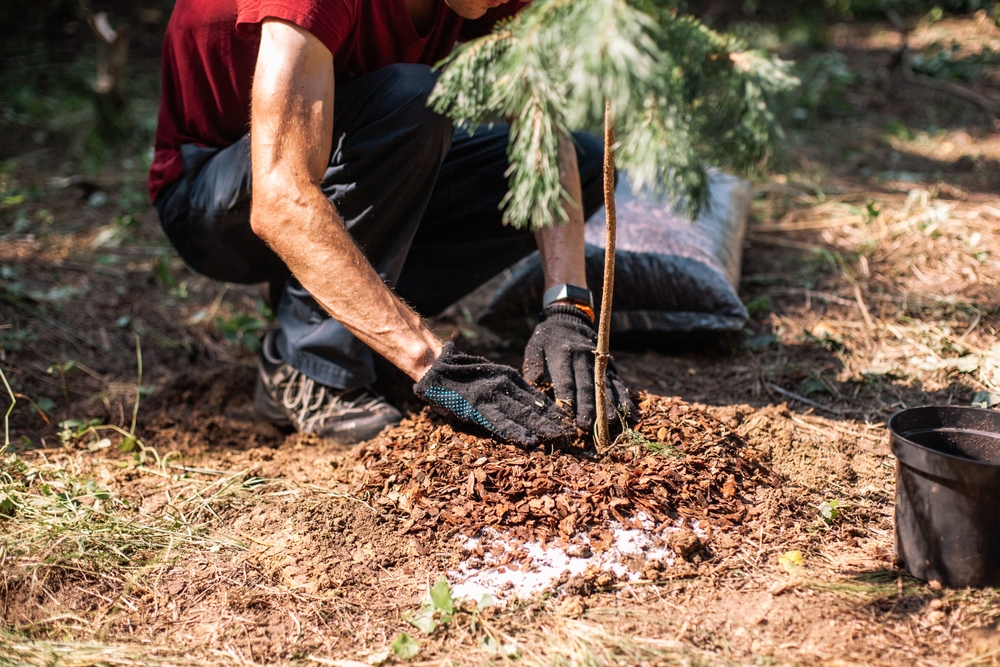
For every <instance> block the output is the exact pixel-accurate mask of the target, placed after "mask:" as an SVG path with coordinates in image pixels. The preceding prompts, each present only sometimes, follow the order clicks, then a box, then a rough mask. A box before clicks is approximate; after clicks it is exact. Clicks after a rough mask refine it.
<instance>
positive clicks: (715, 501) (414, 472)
mask: <svg viewBox="0 0 1000 667" xmlns="http://www.w3.org/2000/svg"><path fill="white" fill-rule="evenodd" d="M639 413H640V415H641V419H640V422H639V424H638V426H636V427H635V429H634V430H633V431H631V432H626V433H625V434H624V435H623V436H622V437H620V438H619V439H618V441H617V444H616V445H615V446H614V447H612V449H611V451H610V452H609V453H607V454H606V455H605V456H604V457H597V456H596V455H595V454H594V453H593V452H587V451H585V450H584V449H583V447H582V446H579V447H577V448H569V449H564V450H557V451H555V452H553V453H546V452H545V451H542V450H540V449H539V450H535V451H525V450H524V449H522V448H520V447H517V446H514V445H505V444H501V443H498V442H496V441H494V440H491V439H486V438H480V437H476V436H474V435H471V434H469V433H464V432H460V431H457V430H455V429H454V428H453V427H452V425H451V424H449V423H448V422H446V421H445V420H443V419H441V418H439V417H437V416H436V415H434V414H432V413H431V412H429V411H428V410H424V411H423V412H421V413H420V414H418V415H417V416H416V417H414V418H413V419H407V420H404V421H403V422H402V423H401V424H400V425H399V426H398V427H396V428H394V429H392V430H390V431H387V432H386V433H385V434H383V435H382V436H381V437H379V438H376V439H375V440H373V441H371V442H369V443H367V444H365V445H363V446H362V447H360V448H359V449H358V450H356V451H355V453H354V456H355V457H356V459H357V465H356V466H354V468H353V473H352V486H353V492H354V493H357V494H361V495H365V496H367V497H369V501H370V502H372V503H373V504H375V505H377V506H379V507H381V508H382V509H384V510H387V511H389V512H390V513H393V514H396V515H397V516H398V517H399V519H400V526H399V529H398V530H399V533H400V534H407V533H411V534H417V535H420V534H425V535H426V536H427V537H428V538H429V537H431V536H433V535H436V536H438V537H442V536H449V535H454V534H457V533H461V534H464V535H466V536H469V537H471V536H474V535H476V534H477V533H479V531H480V530H481V529H483V528H484V527H492V528H494V529H496V530H502V531H503V532H504V533H505V534H506V535H508V536H510V537H511V538H514V539H517V540H523V541H526V542H539V543H541V544H543V545H544V544H545V543H547V542H553V541H554V542H555V543H556V544H557V545H558V544H562V545H567V544H572V543H576V542H578V540H579V538H580V536H581V535H584V534H588V533H589V535H588V536H587V540H588V541H589V543H590V544H591V545H593V546H595V547H596V548H598V549H600V548H601V543H602V542H605V541H610V540H611V539H612V534H611V532H610V531H609V530H608V526H610V525H614V524H615V523H617V524H621V525H623V526H625V527H628V528H642V527H643V526H646V527H647V528H648V527H649V526H650V525H655V528H654V529H653V530H654V532H662V531H663V530H664V529H665V528H668V527H670V526H675V525H677V523H678V520H679V519H684V520H685V523H693V522H695V521H697V522H698V526H699V527H700V528H703V529H706V530H708V531H709V532H715V531H726V530H730V529H733V528H734V527H739V526H740V525H741V523H742V522H743V520H744V519H745V518H746V516H747V513H748V510H749V509H750V507H751V506H752V505H753V504H754V502H755V501H754V496H755V495H756V491H757V490H758V488H759V487H762V486H763V487H770V486H775V485H776V483H777V482H778V479H777V476H776V475H775V474H774V473H772V472H771V471H770V470H769V469H768V467H767V466H766V465H765V464H764V463H763V462H762V461H761V460H760V454H759V453H758V452H757V451H756V450H754V449H752V448H751V447H749V446H747V444H746V443H745V442H744V441H743V440H742V439H741V438H740V437H739V436H738V435H737V434H735V433H733V432H731V431H729V430H728V429H727V428H726V427H725V426H723V424H722V423H721V422H719V421H718V420H717V419H715V418H714V417H712V416H711V415H710V414H708V413H707V412H705V411H704V410H702V409H700V408H698V407H695V406H691V405H689V404H687V403H685V402H684V401H682V400H680V399H679V398H667V397H661V396H655V395H652V394H642V395H641V396H640V402H639Z"/></svg>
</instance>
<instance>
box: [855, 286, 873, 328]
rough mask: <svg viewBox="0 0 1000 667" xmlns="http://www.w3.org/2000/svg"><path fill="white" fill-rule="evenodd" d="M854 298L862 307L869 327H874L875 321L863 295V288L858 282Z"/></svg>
mask: <svg viewBox="0 0 1000 667" xmlns="http://www.w3.org/2000/svg"><path fill="white" fill-rule="evenodd" d="M854 299H855V301H857V302H858V308H860V309H861V317H863V318H864V319H865V326H866V327H868V328H869V329H874V328H875V322H874V320H872V314H871V313H869V312H868V305H867V304H865V300H864V299H863V298H862V297H861V288H860V287H858V284H857V283H854Z"/></svg>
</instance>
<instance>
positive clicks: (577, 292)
mask: <svg viewBox="0 0 1000 667" xmlns="http://www.w3.org/2000/svg"><path fill="white" fill-rule="evenodd" d="M555 301H569V302H570V303H578V304H580V305H582V306H587V307H589V308H590V309H591V310H593V308H594V295H593V294H591V293H590V290H589V289H587V288H586V287H577V286H576V285H568V284H566V283H563V284H562V285H554V286H552V287H550V288H548V289H547V290H545V294H543V295H542V308H546V307H547V306H548V305H549V304H550V303H553V302H555Z"/></svg>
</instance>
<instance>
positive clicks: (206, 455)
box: [0, 14, 1000, 667]
mask: <svg viewBox="0 0 1000 667" xmlns="http://www.w3.org/2000/svg"><path fill="white" fill-rule="evenodd" d="M911 28H912V30H911V32H910V34H909V36H908V43H909V46H910V50H911V53H910V56H909V57H914V56H915V55H920V56H921V57H923V58H924V61H922V62H928V60H927V59H930V58H932V57H933V56H934V54H937V53H940V51H941V50H942V49H950V42H951V40H955V41H956V43H959V44H960V49H959V50H957V51H956V54H957V55H958V57H975V56H978V55H979V54H983V53H987V52H992V51H994V50H995V51H1000V30H998V29H997V28H996V27H995V26H994V23H993V21H992V20H990V19H989V18H988V17H986V16H985V14H982V15H979V16H969V17H964V18H946V19H944V20H941V21H937V22H930V21H926V20H925V21H922V22H921V23H919V24H916V25H912V26H911ZM830 32H831V43H830V45H829V48H828V50H826V51H824V52H825V53H834V54H840V55H839V56H837V58H839V59H840V60H839V61H838V62H842V63H844V64H845V66H846V68H847V69H848V70H849V71H850V72H851V73H852V75H851V77H850V78H849V79H845V83H844V85H843V87H842V88H841V89H838V90H836V91H835V92H834V94H835V96H836V98H837V99H836V100H835V101H836V102H837V103H838V105H839V106H838V105H834V106H835V108H837V109H839V111H837V112H836V113H834V112H831V111H830V110H829V108H828V107H824V108H823V109H821V110H820V111H818V112H816V113H812V114H811V115H807V117H806V118H805V119H804V120H802V122H799V123H795V124H792V125H791V126H790V127H789V128H788V130H787V133H788V141H787V147H786V150H785V151H784V153H783V154H782V155H781V156H780V157H779V160H778V162H777V165H776V168H775V171H774V173H772V174H771V176H770V177H768V178H767V179H762V180H761V181H759V182H757V183H755V184H754V187H755V199H754V204H753V218H752V220H751V223H750V228H749V232H748V240H747V243H746V246H745V249H744V263H743V274H742V282H741V285H740V296H741V298H742V299H743V300H744V302H745V303H747V304H748V305H749V307H750V310H751V315H752V317H751V321H750V322H749V324H748V327H747V330H746V331H744V332H740V333H738V334H733V335H728V336H721V337H716V338H712V339H710V340H704V339H701V340H675V339H671V340H670V341H669V343H667V344H663V345H660V346H658V347H657V348H655V349H637V348H633V349H619V350H615V359H616V362H617V365H618V368H619V370H620V373H621V375H622V377H623V378H624V379H625V380H626V382H627V383H628V384H629V386H630V388H631V389H632V390H633V392H635V393H636V396H637V397H638V398H639V399H640V401H641V403H642V406H643V411H642V421H641V422H640V425H639V427H638V428H637V429H636V431H635V433H636V435H635V437H634V439H633V440H632V441H630V442H627V443H624V444H623V445H622V446H621V447H620V448H619V450H618V451H616V452H613V453H612V454H611V455H610V456H609V457H607V458H605V459H601V460H597V459H595V458H594V457H592V456H588V455H587V453H586V452H584V451H583V450H582V449H579V448H576V449H574V448H573V447H569V448H566V449H563V450H560V451H554V452H548V453H546V452H523V451H520V450H516V448H511V447H505V446H503V445H500V444H498V443H495V442H493V441H492V440H489V439H487V438H484V437H482V436H483V434H482V433H478V432H474V431H470V430H466V429H463V428H462V427H459V426H456V425H453V424H448V423H446V422H444V421H442V420H441V419H440V418H438V417H436V416H434V415H432V414H429V413H427V412H426V411H422V409H421V406H420V404H419V402H418V401H416V400H415V399H414V398H413V396H412V394H411V393H410V392H409V388H408V387H407V385H406V383H405V382H401V381H400V379H399V377H398V376H397V375H394V374H392V373H386V374H385V375H384V377H383V379H382V388H383V389H384V390H385V392H386V393H387V395H389V396H390V397H391V398H393V399H394V400H396V401H397V402H399V403H400V404H402V405H403V406H404V407H406V408H408V409H409V410H410V412H409V414H408V416H407V419H406V420H405V421H404V422H403V424H401V425H400V426H399V427H396V428H395V429H392V430H390V431H387V432H385V433H383V434H382V435H380V436H379V437H377V438H376V439H374V440H373V441H371V442H368V443H364V444H363V445H360V446H358V447H355V448H343V447H339V446H336V445H334V444H332V443H329V442H324V441H322V440H320V439H318V438H315V437H311V436H300V435H296V434H290V433H288V432H284V431H281V430H279V429H277V428H275V427H274V426H272V425H270V424H268V423H266V422H263V421H261V420H259V419H258V418H257V417H256V416H255V414H254V412H253V407H252V391H253V383H254V379H255V372H256V367H255V353H254V351H255V342H256V339H257V336H258V334H259V332H260V330H261V329H262V328H263V327H266V326H270V325H269V323H268V320H267V314H268V313H267V311H266V307H265V306H264V305H263V302H262V300H261V295H260V292H259V290H257V289H256V288H255V287H248V286H238V285H222V284H218V283H213V282H211V281H209V280H207V279H205V278H203V277H200V276H198V275H196V274H193V273H192V272H190V271H189V270H188V269H186V268H185V267H184V265H183V263H182V262H181V261H180V260H179V259H177V258H176V257H175V256H174V254H173V252H172V250H171V249H170V248H169V246H168V245H167V244H166V242H165V240H164V239H163V237H162V233H161V232H160V231H159V228H158V224H157V222H156V217H155V212H153V211H152V209H151V208H149V207H148V206H146V205H144V204H142V205H138V204H135V203H134V193H135V192H136V191H137V189H141V186H142V178H143V175H142V173H141V172H137V171H135V170H132V171H129V170H125V169H123V170H121V171H116V172H105V173H102V174H101V175H99V176H94V177H87V178H80V179H66V178H65V177H66V176H67V174H63V173H60V172H59V170H58V166H57V165H58V159H57V156H56V155H55V151H56V149H55V148H47V149H40V150H36V151H34V152H32V153H26V154H22V155H21V156H20V158H19V159H18V160H17V161H16V162H10V161H9V162H6V163H4V165H5V167H4V170H3V171H2V173H0V190H2V191H3V195H4V197H6V199H0V201H4V202H5V203H4V204H2V206H0V232H2V234H3V236H2V237H0V238H2V242H0V342H2V344H3V346H2V348H0V369H2V370H3V372H4V375H5V378H6V380H7V381H8V382H9V383H10V386H11V389H12V391H13V392H14V393H15V395H16V397H17V403H16V405H15V406H14V409H13V411H12V412H11V413H10V417H9V426H10V435H11V444H10V446H9V448H8V450H7V454H6V455H4V461H3V463H2V466H3V467H2V468H0V485H2V486H0V514H3V513H5V512H7V511H12V512H13V514H12V516H13V518H10V519H6V520H2V519H0V664H11V665H20V664H30V665H98V664H102V665H134V664H164V665H167V664H169V665H190V664H196V663H197V664H219V665H223V664H226V665H228V664H233V665H264V664H267V665H271V664H318V665H340V666H343V667H349V666H351V665H355V666H356V665H359V664H380V663H382V662H387V663H403V662H410V663H412V664H419V665H439V664H440V665H444V664H478V663H488V662H498V663H500V662H510V661H517V662H520V663H525V664H566V665H611V664H626V665H660V664H663V665H668V664H669V665H829V666H831V667H832V666H847V665H928V666H930V665H970V666H971V665H988V664H997V663H998V662H1000V632H998V631H997V630H996V629H995V627H996V624H997V622H998V619H1000V596H998V595H997V592H996V591H994V590H950V589H942V588H941V587H940V585H935V584H934V583H931V584H925V583H923V582H920V581H917V580H915V579H913V578H911V577H909V576H908V575H907V574H906V572H905V571H904V570H901V569H899V568H898V567H897V564H896V562H895V557H894V549H893V496H894V492H895V484H894V470H895V460H894V458H893V456H892V454H891V453H890V451H889V448H888V440H887V435H886V433H885V428H884V427H885V422H886V419H887V418H888V417H890V416H891V415H892V414H893V413H895V412H896V411H898V410H899V409H901V408H904V407H910V406H916V405H922V404H941V405H943V404H963V405H967V404H969V403H970V402H972V401H973V400H974V399H975V398H976V397H977V395H978V400H983V394H982V392H1000V347H998V342H1000V341H998V337H997V329H998V327H1000V231H998V222H1000V170H998V163H1000V131H998V128H1000V125H998V124H997V122H998V121H997V118H996V115H995V109H994V110H993V111H992V112H991V111H989V110H988V109H987V108H986V107H984V105H983V103H982V102H983V100H986V101H987V102H988V101H990V100H993V102H992V104H994V105H997V104H998V101H1000V61H998V60H990V59H986V58H984V59H983V62H984V64H982V65H981V67H980V69H979V71H978V75H977V76H976V77H975V78H973V79H971V80H966V81H963V82H961V83H957V84H954V85H956V86H960V87H961V90H962V91H964V92H962V93H961V94H959V93H956V90H955V89H954V88H948V87H942V86H941V85H940V81H941V80H940V79H931V78H930V77H924V75H918V76H916V77H906V76H903V74H902V72H901V71H900V69H899V67H898V64H897V62H898V59H899V49H900V46H901V44H902V38H901V36H900V34H899V33H898V32H897V31H895V30H894V29H893V28H892V26H890V25H888V24H874V23H853V24H844V25H840V26H835V27H834V28H833V29H832V30H831V31H830ZM949 52H950V51H949ZM792 55H795V54H792ZM800 55H803V56H805V55H808V54H800ZM934 62H937V61H934ZM817 76H818V75H817ZM806 83H809V82H806ZM28 191H30V192H34V193H35V196H33V197H29V198H27V199H25V200H23V201H21V200H16V199H15V198H12V196H13V193H15V192H28ZM94 193H104V194H105V195H106V196H105V197H104V200H103V201H100V198H95V197H94ZM126 210H128V211H129V212H125V211H126ZM25 219H26V220H28V221H29V223H30V224H27V225H26V224H24V223H23V221H24V220H25ZM485 295H487V292H485V291H484V292H481V293H478V294H476V295H473V296H472V297H470V298H469V299H467V300H466V301H465V302H463V303H462V304H460V305H459V306H457V307H455V308H452V309H450V310H449V311H448V312H446V313H445V314H444V315H442V316H440V317H438V318H437V319H435V320H434V321H433V325H434V326H435V328H436V330H437V331H438V332H439V333H440V335H441V336H442V337H453V338H455V340H456V341H457V342H458V343H459V344H460V345H461V346H462V347H464V348H465V349H468V350H470V351H474V352H476V353H478V354H485V355H487V356H490V357H492V358H497V359H501V360H504V361H507V362H509V363H511V364H513V365H518V366H519V362H520V358H519V352H520V349H521V345H522V342H521V341H513V340H504V339H500V338H498V337H497V336H495V335H493V334H491V333H490V332H489V331H486V330H484V329H481V328H479V327H478V326H477V325H475V324H474V321H473V318H472V317H470V316H474V315H475V313H476V310H477V308H479V307H481V305H482V304H483V302H484V296H485ZM140 355H141V367H140V366H139V364H138V363H137V362H138V361H139V359H140ZM137 390H138V393H137ZM137 396H138V397H139V398H138V401H137ZM987 398H988V396H987ZM997 398H998V399H1000V396H998V397H997ZM8 404H9V401H8V400H6V399H5V401H4V402H3V403H2V405H3V406H6V405H8ZM651 443H652V445H662V446H660V447H659V448H658V449H657V448H656V447H653V448H651ZM477 471H478V472H477ZM4 494H6V495H4ZM5 503H7V504H6V505H5ZM12 507H13V508H15V509H14V510H11V508H12ZM5 508H6V509H5ZM628 528H632V529H640V530H645V531H646V532H648V533H649V534H651V535H653V536H654V538H655V539H654V540H653V543H652V546H651V547H649V549H648V550H647V551H645V552H643V553H644V554H646V555H640V556H632V557H629V558H625V559H624V560H623V561H622V562H623V566H624V567H625V570H624V571H614V570H608V569H606V568H605V569H602V568H600V567H597V566H594V567H588V568H586V569H584V570H583V571H582V572H581V573H578V574H574V575H572V576H562V577H559V578H558V579H557V580H556V581H554V582H552V583H551V584H550V585H546V586H544V587H543V588H540V589H538V590H536V591H535V592H533V593H531V594H530V595H526V596H524V597H520V596H518V595H515V594H513V593H512V591H513V590H514V589H515V588H516V587H515V586H514V585H513V584H509V585H506V586H500V587H499V588H498V589H497V590H496V591H494V593H493V594H494V597H495V598H496V603H495V604H493V605H485V604H484V605H480V606H481V607H482V608H479V607H477V604H476V603H477V602H478V601H479V600H478V599H472V600H471V601H464V602H460V603H456V604H455V605H454V606H455V607H456V608H455V609H452V610H450V611H445V610H443V609H442V607H441V606H437V607H434V606H433V605H432V606H431V607H427V606H425V605H424V602H423V600H424V598H425V596H426V595H427V594H428V591H429V590H430V589H431V588H432V587H434V585H435V582H436V581H438V579H439V578H440V577H441V576H446V577H448V579H449V580H450V581H451V584H452V586H455V587H456V588H455V590H458V587H457V584H459V583H460V582H459V578H460V576H459V575H460V574H461V573H463V572H468V571H469V568H470V567H472V568H474V569H475V568H479V569H483V568H485V569H491V570H493V571H496V572H498V573H499V572H500V571H504V572H507V571H508V570H509V571H510V572H516V573H518V574H517V575H516V576H515V577H514V578H515V579H517V578H521V579H524V580H527V579H528V578H530V577H531V576H533V575H535V574H538V572H539V571H540V569H544V568H540V566H539V564H538V561H537V559H535V560H533V556H532V555H531V554H532V553H535V552H533V551H532V549H534V548H535V546H536V545H539V544H540V545H541V547H542V548H547V547H548V546H551V547H552V548H558V549H562V550H564V551H565V552H566V553H570V552H571V550H573V551H572V552H573V553H576V554H578V557H579V558H581V559H584V560H586V559H593V562H594V563H597V562H598V561H600V559H601V558H603V554H604V553H606V552H609V551H611V550H613V549H614V548H617V547H615V546H614V544H615V543H614V540H615V539H617V537H616V536H617V535H618V534H619V533H617V532H616V531H617V530H624V529H628ZM581 535H585V536H586V539H585V540H583V541H581V538H580V536H581ZM476 536H479V537H478V538H477V539H478V541H476V540H475V539H473V538H476ZM584 543H586V545H584ZM584 547H585V548H584ZM654 549H659V551H657V552H656V553H659V554H661V556H658V557H656V558H654V557H652V556H650V555H649V554H651V553H653V550H654ZM470 563H472V565H471V566H470ZM456 596H457V593H456ZM437 603H440V596H438V600H437ZM437 603H435V604H437ZM446 603H448V604H450V602H448V601H446ZM448 604H445V605H444V606H448ZM434 609H436V610H437V611H434ZM421 619H423V621H422V620H421ZM427 619H430V620H431V621H433V623H434V624H435V625H436V627H435V629H434V631H433V632H431V633H425V632H424V630H425V629H427V628H428V627H429V626H428V625H427V623H425V622H424V621H427ZM420 625H423V629H421V628H420V627H418V626H420ZM401 633H406V634H407V636H408V637H409V638H410V639H411V641H412V642H415V644H409V643H407V642H406V641H405V640H403V641H402V642H401V640H400V639H399V637H400V635H401ZM393 645H395V646H396V648H395V649H392V648H391V646H393ZM413 651H416V652H415V653H414V652H413Z"/></svg>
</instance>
